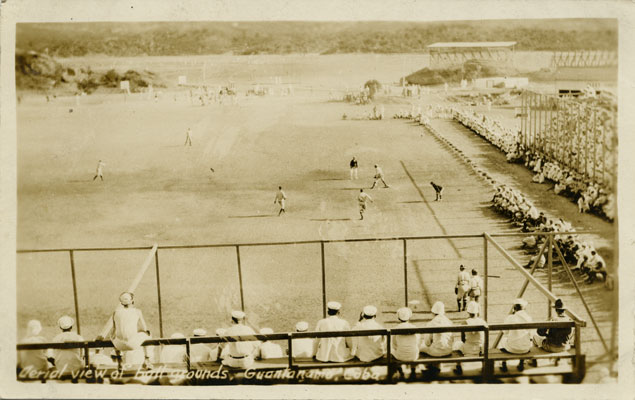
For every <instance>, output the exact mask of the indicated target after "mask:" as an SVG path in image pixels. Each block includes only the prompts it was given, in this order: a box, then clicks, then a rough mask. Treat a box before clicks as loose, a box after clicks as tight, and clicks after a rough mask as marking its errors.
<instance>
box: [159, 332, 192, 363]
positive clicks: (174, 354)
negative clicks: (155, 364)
mask: <svg viewBox="0 0 635 400" xmlns="http://www.w3.org/2000/svg"><path fill="white" fill-rule="evenodd" d="M170 338H171V339H183V338H185V335H183V334H182V333H179V332H175V333H173V334H172V336H170ZM186 357H187V353H186V350H185V345H181V344H175V345H166V346H163V349H161V355H160V356H159V360H161V362H162V363H163V364H180V363H185V362H186Z"/></svg>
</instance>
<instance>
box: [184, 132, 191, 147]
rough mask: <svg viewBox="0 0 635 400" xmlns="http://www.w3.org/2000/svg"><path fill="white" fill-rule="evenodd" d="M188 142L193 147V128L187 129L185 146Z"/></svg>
mask: <svg viewBox="0 0 635 400" xmlns="http://www.w3.org/2000/svg"><path fill="white" fill-rule="evenodd" d="M188 144H189V145H190V147H192V128H187V131H185V144H184V145H183V146H187V145H188Z"/></svg>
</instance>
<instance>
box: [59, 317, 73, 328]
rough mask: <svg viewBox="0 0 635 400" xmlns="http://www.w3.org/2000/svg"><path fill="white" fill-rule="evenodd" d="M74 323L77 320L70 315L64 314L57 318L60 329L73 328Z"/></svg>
mask: <svg viewBox="0 0 635 400" xmlns="http://www.w3.org/2000/svg"><path fill="white" fill-rule="evenodd" d="M74 324H75V321H74V320H73V318H71V317H69V316H68V315H64V316H63V317H60V319H58V320H57V325H58V326H59V327H60V329H71V328H72V327H73V325H74Z"/></svg>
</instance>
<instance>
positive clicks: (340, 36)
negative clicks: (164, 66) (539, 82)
mask: <svg viewBox="0 0 635 400" xmlns="http://www.w3.org/2000/svg"><path fill="white" fill-rule="evenodd" d="M617 40H618V34H617V22H616V20H611V19H584V20H581V19H552V20H487V21H453V22H384V21H366V22H196V21H194V22H144V23H130V22H125V23H124V22H117V23H114V22H99V23H46V24H31V23H20V24H17V27H16V45H17V47H19V48H22V49H25V50H35V51H38V52H46V51H47V49H48V54H49V55H51V56H55V57H72V56H86V55H94V54H105V55H109V56H142V55H153V56H167V55H199V54H224V53H233V54H243V55H247V54H289V53H320V54H336V53H422V52H424V51H425V46H427V45H429V44H432V43H434V42H453V41H516V42H518V44H517V47H516V48H517V50H527V51H529V50H565V51H567V50H580V49H597V50H616V49H617Z"/></svg>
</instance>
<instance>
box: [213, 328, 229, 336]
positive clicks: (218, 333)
mask: <svg viewBox="0 0 635 400" xmlns="http://www.w3.org/2000/svg"><path fill="white" fill-rule="evenodd" d="M226 332H227V329H225V328H218V329H216V336H225V333H226Z"/></svg>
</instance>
